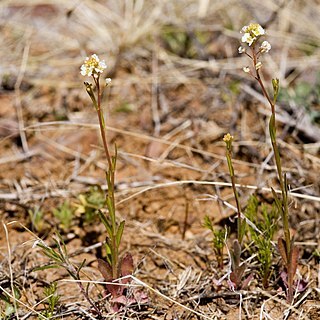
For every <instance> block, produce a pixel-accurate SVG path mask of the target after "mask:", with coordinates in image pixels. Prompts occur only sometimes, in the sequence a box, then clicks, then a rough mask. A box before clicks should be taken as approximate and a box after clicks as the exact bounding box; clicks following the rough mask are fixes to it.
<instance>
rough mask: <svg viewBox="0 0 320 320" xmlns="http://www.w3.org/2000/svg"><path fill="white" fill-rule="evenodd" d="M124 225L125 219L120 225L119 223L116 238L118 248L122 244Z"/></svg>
mask: <svg viewBox="0 0 320 320" xmlns="http://www.w3.org/2000/svg"><path fill="white" fill-rule="evenodd" d="M124 225H125V221H124V220H123V221H121V222H120V225H119V227H118V230H117V235H116V240H117V247H118V248H119V246H120V242H121V238H122V234H123V229H124Z"/></svg>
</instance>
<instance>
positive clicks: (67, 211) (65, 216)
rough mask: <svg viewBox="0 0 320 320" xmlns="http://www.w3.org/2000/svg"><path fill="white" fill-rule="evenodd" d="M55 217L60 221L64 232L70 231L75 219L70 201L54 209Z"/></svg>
mask: <svg viewBox="0 0 320 320" xmlns="http://www.w3.org/2000/svg"><path fill="white" fill-rule="evenodd" d="M53 215H54V216H55V217H56V218H57V219H58V221H59V223H60V225H61V227H62V228H63V229H64V230H69V229H70V227H71V223H72V219H73V209H72V207H71V206H70V203H69V202H68V201H65V202H64V203H63V204H62V205H60V206H59V207H58V208H57V209H55V208H54V209H53Z"/></svg>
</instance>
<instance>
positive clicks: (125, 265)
mask: <svg viewBox="0 0 320 320" xmlns="http://www.w3.org/2000/svg"><path fill="white" fill-rule="evenodd" d="M132 273H133V258H132V255H131V253H129V252H128V253H126V254H125V256H124V257H123V258H122V260H121V276H122V277H125V276H128V275H131V274H132ZM128 281H130V279H124V280H122V282H123V283H126V282H128Z"/></svg>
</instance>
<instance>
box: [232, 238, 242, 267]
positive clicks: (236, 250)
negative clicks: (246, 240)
mask: <svg viewBox="0 0 320 320" xmlns="http://www.w3.org/2000/svg"><path fill="white" fill-rule="evenodd" d="M233 255H234V264H235V267H236V268H235V269H237V267H238V266H239V265H240V256H241V246H240V244H239V241H238V240H234V242H233Z"/></svg>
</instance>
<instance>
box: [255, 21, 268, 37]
mask: <svg viewBox="0 0 320 320" xmlns="http://www.w3.org/2000/svg"><path fill="white" fill-rule="evenodd" d="M252 33H253V34H254V35H255V36H256V37H259V36H262V35H264V34H265V33H266V32H265V30H264V29H263V28H262V27H261V26H260V24H257V23H256V24H255V27H254V28H252Z"/></svg>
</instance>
